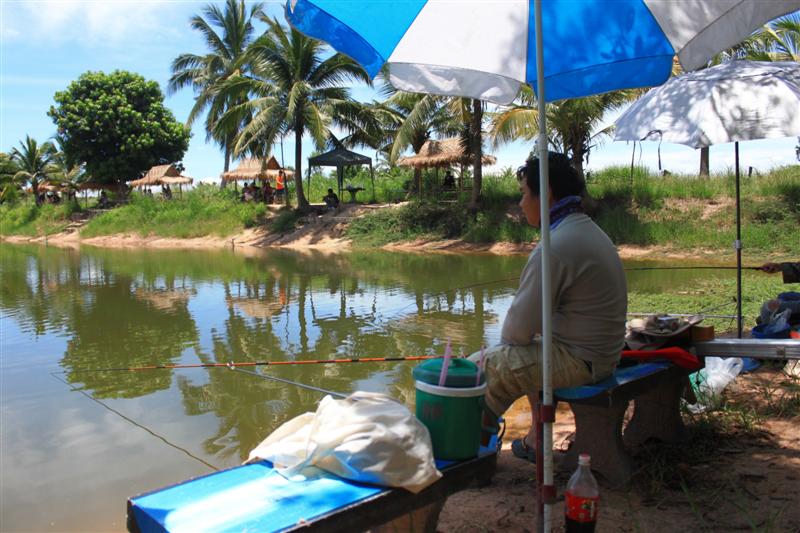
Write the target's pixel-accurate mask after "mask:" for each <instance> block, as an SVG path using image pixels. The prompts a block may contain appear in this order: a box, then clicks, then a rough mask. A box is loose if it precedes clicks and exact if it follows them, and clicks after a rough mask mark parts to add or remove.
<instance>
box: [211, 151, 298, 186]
mask: <svg viewBox="0 0 800 533" xmlns="http://www.w3.org/2000/svg"><path fill="white" fill-rule="evenodd" d="M281 170H282V171H283V173H284V175H285V176H286V177H287V178H288V177H290V176H294V172H292V171H291V170H286V169H284V168H282V167H281V165H280V164H279V163H278V160H277V159H275V157H274V156H270V158H269V159H268V160H267V161H266V162H265V163H263V164H262V161H261V160H260V159H256V158H254V157H249V158H247V159H243V160H242V162H241V163H239V166H238V167H236V168H235V169H233V170H229V171H228V172H224V173H223V174H222V181H232V182H234V183H235V182H237V181H255V180H262V181H264V180H268V179H273V178H276V177H277V176H278V172H280V171H281Z"/></svg>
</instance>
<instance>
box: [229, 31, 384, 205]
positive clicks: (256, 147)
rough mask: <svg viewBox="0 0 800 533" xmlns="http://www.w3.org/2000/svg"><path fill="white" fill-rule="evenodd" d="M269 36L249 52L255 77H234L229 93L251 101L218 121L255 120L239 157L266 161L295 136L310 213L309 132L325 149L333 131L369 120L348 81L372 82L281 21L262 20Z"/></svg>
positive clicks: (297, 176) (298, 176)
mask: <svg viewBox="0 0 800 533" xmlns="http://www.w3.org/2000/svg"><path fill="white" fill-rule="evenodd" d="M262 20H263V21H264V22H265V23H266V24H267V31H266V32H265V33H264V34H263V35H262V36H261V37H259V38H258V39H257V40H256V41H255V42H253V44H251V45H250V47H249V49H248V51H247V60H248V62H249V69H250V73H249V74H247V73H245V74H243V75H241V76H238V77H232V78H231V79H230V80H229V81H228V82H227V83H226V88H225V90H226V91H230V92H232V93H233V94H241V91H246V92H247V94H249V95H251V96H252V98H251V99H249V100H248V101H246V102H243V103H242V104H240V105H238V106H235V107H233V108H232V109H231V110H230V111H228V112H227V113H226V114H225V116H224V117H223V118H222V119H221V120H220V121H218V123H217V128H218V129H219V131H225V130H226V129H227V128H229V127H230V126H231V124H238V123H240V122H241V121H242V120H245V119H246V118H247V117H248V116H252V119H251V120H249V121H248V122H247V125H246V126H245V127H244V128H243V129H242V131H241V133H239V135H238V136H237V140H236V145H235V148H234V152H235V153H236V154H242V153H245V152H248V151H250V152H251V153H257V154H259V155H261V156H264V155H266V154H267V152H268V148H269V147H271V146H272V145H273V144H275V142H277V140H278V139H279V138H280V137H282V136H283V135H285V134H286V133H288V132H293V133H294V137H295V165H294V183H295V191H296V194H297V203H298V208H299V209H301V210H305V209H307V208H308V200H306V197H305V194H304V192H303V173H302V162H303V147H302V139H303V135H304V134H306V133H308V134H309V135H310V136H311V138H312V139H313V140H314V142H315V144H316V147H317V148H318V149H322V148H323V147H324V145H325V142H326V140H327V139H328V138H329V137H330V136H329V133H330V128H331V127H333V126H336V127H341V128H343V129H345V130H347V129H348V127H349V125H350V124H352V123H357V122H358V121H361V120H364V115H361V113H363V109H364V106H363V105H362V104H360V103H358V102H356V101H354V100H353V99H352V98H351V97H350V94H349V91H348V89H347V88H346V87H343V86H342V85H341V84H342V83H343V82H345V81H347V80H356V81H363V82H364V83H367V84H369V83H371V82H370V79H369V76H368V75H367V73H366V71H365V70H364V69H363V68H362V67H361V66H360V65H358V64H357V63H356V62H354V61H353V60H352V59H350V58H348V57H347V56H344V55H342V54H339V53H336V54H333V55H330V56H328V57H324V56H325V55H327V52H326V50H327V48H326V47H325V45H324V44H323V43H322V42H321V41H318V40H316V39H312V38H310V37H307V36H305V35H303V34H302V33H300V32H299V31H297V30H295V29H294V28H291V29H289V30H287V29H286V28H285V27H284V26H282V25H281V24H280V23H279V22H278V20H277V19H275V18H268V17H262Z"/></svg>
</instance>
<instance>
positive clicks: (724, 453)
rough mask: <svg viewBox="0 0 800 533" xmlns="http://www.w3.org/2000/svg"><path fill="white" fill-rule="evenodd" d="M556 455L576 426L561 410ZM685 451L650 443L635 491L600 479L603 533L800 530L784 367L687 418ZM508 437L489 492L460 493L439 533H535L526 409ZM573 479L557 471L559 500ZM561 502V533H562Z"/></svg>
mask: <svg viewBox="0 0 800 533" xmlns="http://www.w3.org/2000/svg"><path fill="white" fill-rule="evenodd" d="M556 419H557V422H556V424H555V427H554V442H555V446H556V450H566V449H567V448H568V446H569V442H570V441H569V437H570V435H571V433H572V432H573V431H574V422H573V418H572V416H571V412H570V411H569V408H568V407H567V406H565V405H563V404H562V405H560V406H559V410H558V414H557V417H556ZM684 421H685V422H686V424H687V426H688V428H689V439H688V441H687V442H686V443H684V444H682V445H663V444H659V443H647V444H646V445H644V446H642V447H641V448H640V449H636V450H631V453H632V455H633V457H634V460H635V464H636V474H635V477H634V480H633V482H632V483H631V485H630V487H629V488H627V489H619V488H617V489H615V488H611V487H609V486H607V484H605V483H604V481H603V480H602V479H600V480H599V481H600V483H601V488H600V497H601V507H600V515H599V521H598V527H597V531H599V532H616V531H620V532H640V531H641V532H665V533H666V532H675V531H682V532H690V531H775V532H790V531H791V532H797V531H800V491H798V489H800V380H798V379H797V378H790V377H788V376H786V375H785V374H783V373H782V372H781V371H780V370H779V367H775V366H772V367H762V368H761V369H759V370H757V371H756V372H754V373H750V374H745V375H742V376H739V378H737V380H736V381H735V382H734V383H733V384H732V385H731V386H729V388H728V390H727V391H726V393H725V402H724V404H723V406H722V407H721V408H719V409H718V410H715V411H713V412H709V413H704V414H700V415H692V414H690V413H688V412H687V413H685V415H684ZM506 425H507V430H506V436H505V438H504V442H503V451H502V452H501V454H500V457H499V459H498V469H497V473H496V475H495V477H494V479H493V482H492V484H491V485H490V486H488V487H485V488H473V489H468V490H465V491H462V492H459V493H457V494H455V495H453V496H451V497H450V498H449V500H448V501H447V504H446V505H445V508H444V509H443V511H442V514H441V515H440V520H439V527H438V529H439V531H441V532H443V533H448V532H473V531H474V532H483V531H500V530H502V531H534V530H535V518H536V517H535V513H536V506H535V503H536V501H535V496H534V479H535V476H536V473H535V472H536V471H535V466H534V465H533V464H530V463H528V462H526V461H523V460H521V459H517V458H516V457H514V456H513V455H512V454H511V451H510V444H511V440H512V439H514V438H519V437H521V436H523V435H524V434H525V433H526V432H527V431H528V428H529V425H530V411H529V408H528V406H527V401H525V400H522V401H519V402H517V403H516V404H514V406H512V408H511V410H509V411H508V413H506ZM570 473H571V472H566V471H559V472H557V474H556V485H557V488H558V490H559V492H560V493H563V490H564V488H565V486H566V483H567V481H568V478H569V475H570ZM562 513H563V503H562V502H559V503H558V504H557V505H556V506H555V510H554V513H553V516H554V517H555V519H556V521H555V523H554V527H553V530H554V531H563V518H562Z"/></svg>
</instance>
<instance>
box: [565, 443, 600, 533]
mask: <svg viewBox="0 0 800 533" xmlns="http://www.w3.org/2000/svg"><path fill="white" fill-rule="evenodd" d="M590 461H591V459H590V458H589V455H588V454H585V453H582V454H580V456H578V469H577V470H576V471H575V473H574V474H572V477H571V478H569V483H568V484H567V492H566V494H565V501H564V513H565V515H566V532H567V533H593V532H594V528H595V526H596V525H597V506H598V503H599V501H600V489H599V488H598V487H597V480H595V479H594V476H593V475H592V471H591V470H590V469H589V463H590Z"/></svg>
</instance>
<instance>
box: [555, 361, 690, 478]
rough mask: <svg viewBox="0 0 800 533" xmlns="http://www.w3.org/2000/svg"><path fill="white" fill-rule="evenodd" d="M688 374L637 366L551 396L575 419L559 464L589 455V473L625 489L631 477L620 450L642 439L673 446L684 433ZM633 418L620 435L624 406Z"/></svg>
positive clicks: (661, 366) (660, 366) (651, 365)
mask: <svg viewBox="0 0 800 533" xmlns="http://www.w3.org/2000/svg"><path fill="white" fill-rule="evenodd" d="M687 375H688V371H687V370H685V369H683V368H680V367H678V366H675V365H672V364H671V363H666V362H664V363H661V362H653V363H639V364H636V365H633V366H628V367H622V368H618V369H617V370H616V372H614V375H612V376H611V377H609V378H607V379H605V380H603V381H600V382H598V383H595V384H593V385H583V386H580V387H571V388H562V389H556V390H555V391H554V396H555V399H556V400H557V401H562V402H566V403H568V404H569V406H570V409H571V410H572V413H573V414H574V415H575V441H574V442H573V444H572V446H571V447H570V449H569V451H568V452H567V455H566V457H565V461H564V465H565V467H567V468H574V467H575V465H576V464H577V462H578V455H579V454H581V453H588V454H590V455H591V456H592V469H593V470H596V471H597V472H599V473H600V474H602V476H603V477H604V478H605V479H606V480H607V481H608V482H610V483H611V484H612V485H616V486H619V485H625V484H627V483H628V482H629V481H630V478H631V475H632V474H633V468H632V466H631V460H630V457H629V455H628V453H627V451H626V449H625V445H626V444H627V445H629V446H633V445H637V444H641V443H642V442H644V441H646V440H648V439H658V440H661V441H664V442H678V441H680V440H682V439H683V438H684V437H685V431H686V428H685V427H684V425H683V420H682V419H681V414H680V398H681V393H682V391H683V388H684V384H685V381H686V376H687ZM631 400H633V402H634V413H633V416H632V418H631V420H630V421H629V422H628V425H627V426H626V428H625V433H624V436H623V433H622V424H623V419H624V417H625V411H626V410H627V409H628V404H629V403H630V401H631Z"/></svg>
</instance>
